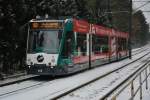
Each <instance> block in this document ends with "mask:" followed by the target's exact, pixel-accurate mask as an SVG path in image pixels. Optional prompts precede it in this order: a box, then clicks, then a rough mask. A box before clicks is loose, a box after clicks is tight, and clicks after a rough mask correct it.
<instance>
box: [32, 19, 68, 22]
mask: <svg viewBox="0 0 150 100" xmlns="http://www.w3.org/2000/svg"><path fill="white" fill-rule="evenodd" d="M64 21H65V20H50V19H32V20H30V22H64Z"/></svg>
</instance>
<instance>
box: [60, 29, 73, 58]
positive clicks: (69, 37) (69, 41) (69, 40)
mask: <svg viewBox="0 0 150 100" xmlns="http://www.w3.org/2000/svg"><path fill="white" fill-rule="evenodd" d="M73 41H74V38H73V32H72V31H68V32H67V33H66V38H65V40H64V47H63V50H62V56H63V57H66V58H67V57H71V55H72V51H73V50H72V48H73Z"/></svg>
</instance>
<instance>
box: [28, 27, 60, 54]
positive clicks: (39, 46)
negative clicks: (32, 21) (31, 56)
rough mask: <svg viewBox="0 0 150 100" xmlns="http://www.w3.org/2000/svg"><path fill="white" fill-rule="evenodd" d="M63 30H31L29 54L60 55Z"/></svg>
mask: <svg viewBox="0 0 150 100" xmlns="http://www.w3.org/2000/svg"><path fill="white" fill-rule="evenodd" d="M61 36H62V29H49V28H46V29H45V28H42V29H41V28H36V29H34V28H31V30H30V31H29V36H28V53H38V52H44V53H58V51H59V46H60V40H61Z"/></svg>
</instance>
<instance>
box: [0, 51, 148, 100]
mask: <svg viewBox="0 0 150 100" xmlns="http://www.w3.org/2000/svg"><path fill="white" fill-rule="evenodd" d="M146 50H147V49H145V50H143V51H146ZM140 52H142V51H141V49H139V50H136V53H135V55H137V54H140ZM147 54H149V52H148V53H145V55H144V56H146V55H147ZM144 56H142V57H139V58H137V59H136V60H134V61H132V62H130V63H129V64H125V65H124V66H122V67H120V68H116V69H115V70H113V71H110V72H107V73H105V74H103V75H101V76H100V77H97V78H95V79H93V80H91V81H89V82H87V83H84V84H82V85H80V86H77V87H76V88H72V89H69V91H67V92H65V93H61V94H59V95H57V96H54V97H53V96H52V98H51V99H58V98H61V97H62V96H65V95H67V94H69V93H70V92H73V91H75V90H77V89H79V88H82V87H83V86H85V85H88V84H90V83H92V82H94V81H96V80H98V79H100V78H103V77H105V76H107V75H109V74H111V73H113V72H115V71H117V70H119V69H122V68H124V67H125V66H127V65H130V64H131V63H134V62H136V61H138V60H139V59H141V58H143V57H144ZM60 80H63V79H58V81H60ZM55 82H56V83H57V79H56V80H51V81H46V82H39V83H37V84H35V82H33V83H34V84H33V85H29V86H27V87H23V88H19V89H16V90H13V91H9V92H5V93H1V94H0V99H1V97H2V98H3V97H7V96H9V95H13V94H18V93H20V92H21V91H26V90H32V89H33V90H34V89H36V88H39V87H41V86H43V85H45V84H54V83H55ZM20 84H21V83H20ZM66 89H68V88H63V89H61V90H59V91H56V92H55V93H57V92H61V91H62V92H64V91H66ZM55 93H53V94H55ZM12 100H13V99H12Z"/></svg>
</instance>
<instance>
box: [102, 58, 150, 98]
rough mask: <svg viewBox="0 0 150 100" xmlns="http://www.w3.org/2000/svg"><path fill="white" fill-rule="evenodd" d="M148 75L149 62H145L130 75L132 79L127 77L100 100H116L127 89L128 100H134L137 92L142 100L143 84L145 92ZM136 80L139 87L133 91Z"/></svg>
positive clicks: (149, 71)
mask: <svg viewBox="0 0 150 100" xmlns="http://www.w3.org/2000/svg"><path fill="white" fill-rule="evenodd" d="M143 72H144V73H145V77H144V79H143V80H142V73H143ZM149 75H150V60H149V61H148V62H146V63H145V64H144V65H143V66H141V68H140V69H139V70H138V71H137V72H135V73H133V74H132V75H131V76H132V77H128V78H127V79H126V80H125V81H124V82H122V83H121V84H119V85H118V86H117V87H115V88H114V89H113V90H111V91H110V92H109V93H107V94H106V95H105V96H104V97H102V98H101V99H100V100H117V97H119V95H120V94H121V93H123V92H124V91H125V89H128V88H130V97H129V99H128V100H134V98H135V96H136V95H137V93H138V92H139V97H140V100H142V94H143V84H144V83H145V88H146V90H147V89H148V77H149ZM137 78H139V86H138V87H137V89H136V90H135V84H134V82H135V80H136V79H137ZM124 84H125V85H124ZM123 85H124V86H123ZM136 85H137V84H136ZM118 88H120V89H118ZM116 91H117V92H116Z"/></svg>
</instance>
